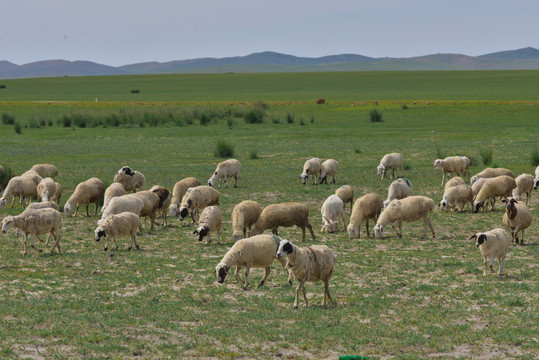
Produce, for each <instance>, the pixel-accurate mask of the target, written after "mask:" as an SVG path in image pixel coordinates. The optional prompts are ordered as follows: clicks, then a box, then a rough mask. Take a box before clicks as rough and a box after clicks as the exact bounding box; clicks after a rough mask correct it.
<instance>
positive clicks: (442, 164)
mask: <svg viewBox="0 0 539 360" xmlns="http://www.w3.org/2000/svg"><path fill="white" fill-rule="evenodd" d="M434 169H436V170H442V185H441V186H443V185H444V181H445V174H447V177H448V178H449V176H454V175H455V174H457V175H458V176H460V174H461V173H462V174H463V175H462V176H464V173H465V172H466V165H465V160H464V159H463V158H462V157H461V156H448V157H446V158H445V159H436V160H434Z"/></svg>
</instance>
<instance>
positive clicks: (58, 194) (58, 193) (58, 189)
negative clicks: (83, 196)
mask: <svg viewBox="0 0 539 360" xmlns="http://www.w3.org/2000/svg"><path fill="white" fill-rule="evenodd" d="M54 185H55V186H56V191H55V192H54V196H53V197H52V198H51V200H52V201H55V202H56V203H57V204H58V205H60V198H61V197H62V191H63V189H62V185H60V183H58V182H54Z"/></svg>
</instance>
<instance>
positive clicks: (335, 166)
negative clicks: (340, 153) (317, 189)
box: [320, 159, 339, 184]
mask: <svg viewBox="0 0 539 360" xmlns="http://www.w3.org/2000/svg"><path fill="white" fill-rule="evenodd" d="M337 170H339V163H338V162H337V160H333V159H328V160H326V161H324V162H323V163H322V165H321V167H320V184H324V183H326V184H327V183H328V176H331V177H332V180H331V182H332V183H333V184H335V174H336V173H337Z"/></svg>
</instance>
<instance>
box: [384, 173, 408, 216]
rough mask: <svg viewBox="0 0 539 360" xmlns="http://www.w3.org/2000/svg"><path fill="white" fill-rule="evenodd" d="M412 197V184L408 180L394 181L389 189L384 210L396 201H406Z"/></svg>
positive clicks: (399, 179)
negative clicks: (405, 199)
mask: <svg viewBox="0 0 539 360" xmlns="http://www.w3.org/2000/svg"><path fill="white" fill-rule="evenodd" d="M408 196H412V184H411V183H410V180H408V179H406V178H398V179H397V180H394V181H393V182H392V183H391V185H389V188H388V189H387V199H386V200H385V201H384V209H385V208H386V206H387V205H388V204H389V203H390V202H391V201H393V200H395V199H404V198H405V197H408Z"/></svg>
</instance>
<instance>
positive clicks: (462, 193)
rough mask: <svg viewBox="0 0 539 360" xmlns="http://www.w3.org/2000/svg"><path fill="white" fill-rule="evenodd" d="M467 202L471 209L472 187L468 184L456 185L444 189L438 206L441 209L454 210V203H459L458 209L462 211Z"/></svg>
mask: <svg viewBox="0 0 539 360" xmlns="http://www.w3.org/2000/svg"><path fill="white" fill-rule="evenodd" d="M468 202H469V203H470V207H471V208H472V210H473V192H472V187H471V186H469V185H457V186H452V187H450V188H449V189H447V190H445V192H444V196H443V199H442V201H440V203H439V204H438V206H439V207H440V209H442V210H446V209H453V211H454V210H455V207H456V204H458V203H460V204H461V206H460V211H462V210H464V206H465V205H466V203H468Z"/></svg>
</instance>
